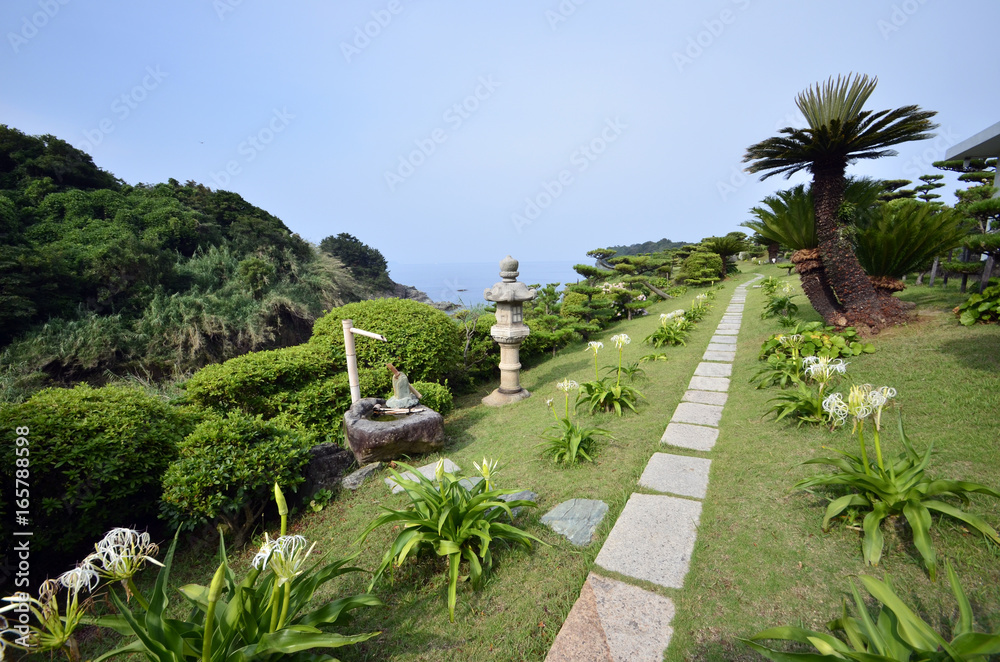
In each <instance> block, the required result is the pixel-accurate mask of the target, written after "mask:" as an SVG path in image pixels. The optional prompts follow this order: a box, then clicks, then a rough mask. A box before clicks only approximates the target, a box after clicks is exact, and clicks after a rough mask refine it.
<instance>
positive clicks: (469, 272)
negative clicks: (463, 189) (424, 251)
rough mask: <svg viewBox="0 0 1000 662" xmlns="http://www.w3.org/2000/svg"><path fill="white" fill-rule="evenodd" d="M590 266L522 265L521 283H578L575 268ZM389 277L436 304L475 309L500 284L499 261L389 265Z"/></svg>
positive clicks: (569, 264)
mask: <svg viewBox="0 0 1000 662" xmlns="http://www.w3.org/2000/svg"><path fill="white" fill-rule="evenodd" d="M581 262H584V263H587V264H589V263H590V261H589V260H583V261H581V260H571V261H566V260H563V261H552V262H521V263H520V264H519V265H518V271H519V272H520V276H518V277H517V279H518V280H519V281H521V282H522V283H526V284H528V285H531V284H533V283H541V284H542V285H546V284H548V283H562V284H565V283H575V282H577V281H578V280H580V275H579V274H577V273H576V272H575V271H573V265H574V264H580V263H581ZM389 277H390V278H392V279H393V280H394V281H396V282H397V283H402V284H403V285H410V286H412V287H415V288H417V289H418V290H420V291H421V292H425V293H426V294H427V296H429V297H430V298H431V299H432V300H433V301H451V302H453V303H464V304H465V305H467V306H473V305H476V304H478V303H485V300H484V299H483V290H485V289H488V288H490V287H492V286H493V284H494V283H497V282H499V281H500V261H499V260H497V261H496V262H459V263H450V264H404V263H400V262H390V263H389Z"/></svg>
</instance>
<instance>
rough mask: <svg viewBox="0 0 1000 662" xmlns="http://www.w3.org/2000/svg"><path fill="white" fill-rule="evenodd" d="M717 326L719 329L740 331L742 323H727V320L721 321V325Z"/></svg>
mask: <svg viewBox="0 0 1000 662" xmlns="http://www.w3.org/2000/svg"><path fill="white" fill-rule="evenodd" d="M717 328H718V329H719V330H722V329H728V330H730V331H739V330H740V325H739V324H726V323H725V322H720V323H719V326H718V327H717Z"/></svg>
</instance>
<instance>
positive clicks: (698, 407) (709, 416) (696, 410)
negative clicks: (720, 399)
mask: <svg viewBox="0 0 1000 662" xmlns="http://www.w3.org/2000/svg"><path fill="white" fill-rule="evenodd" d="M721 420H722V407H719V406H717V405H704V404H701V403H700V402H682V403H680V404H678V405H677V409H675V410H674V415H673V416H672V417H671V418H670V422H671V423H694V424H695V425H711V426H713V427H718V426H719V421H721Z"/></svg>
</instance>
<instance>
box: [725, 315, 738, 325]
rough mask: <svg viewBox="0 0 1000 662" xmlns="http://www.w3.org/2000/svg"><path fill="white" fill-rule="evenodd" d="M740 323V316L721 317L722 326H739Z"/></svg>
mask: <svg viewBox="0 0 1000 662" xmlns="http://www.w3.org/2000/svg"><path fill="white" fill-rule="evenodd" d="M742 321H743V316H742V315H723V316H722V320H721V322H722V323H723V324H740V323H741V322H742Z"/></svg>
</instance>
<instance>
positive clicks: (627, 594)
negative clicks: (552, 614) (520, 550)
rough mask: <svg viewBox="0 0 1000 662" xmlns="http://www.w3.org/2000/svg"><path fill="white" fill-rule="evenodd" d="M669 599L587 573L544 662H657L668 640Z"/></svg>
mask: <svg viewBox="0 0 1000 662" xmlns="http://www.w3.org/2000/svg"><path fill="white" fill-rule="evenodd" d="M674 613H675V609H674V603H673V602H672V601H671V600H670V598H665V597H663V596H662V595H657V594H656V593H652V592H650V591H647V590H645V589H641V588H639V587H638V586H632V585H631V584H626V583H625V582H620V581H618V580H615V579H608V578H606V577H601V576H600V575H595V574H594V573H590V574H589V575H587V581H586V582H584V584H583V589H581V590H580V597H579V598H578V599H577V601H576V602H575V603H574V604H573V609H572V610H571V611H570V612H569V616H567V617H566V622H565V623H563V625H562V628H560V629H559V634H557V635H556V639H555V641H554V642H552V648H550V649H549V654H548V655H547V656H546V657H545V661H546V662H591V661H593V662H645V661H646V660H649V661H650V662H659V661H660V660H662V659H663V653H664V651H666V650H667V646H668V645H669V644H670V638H671V636H672V635H673V633H674V631H673V628H671V627H670V623H671V621H672V620H673V618H674Z"/></svg>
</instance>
